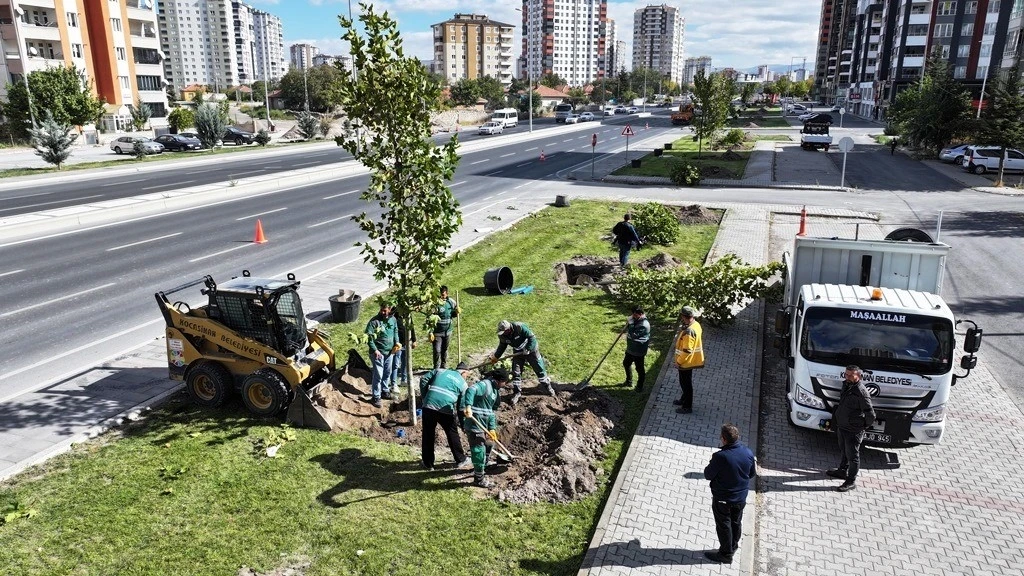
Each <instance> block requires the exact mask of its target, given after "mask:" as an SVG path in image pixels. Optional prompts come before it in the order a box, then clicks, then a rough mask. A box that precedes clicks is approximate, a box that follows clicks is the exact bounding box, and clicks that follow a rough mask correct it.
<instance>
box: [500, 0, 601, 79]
mask: <svg viewBox="0 0 1024 576" xmlns="http://www.w3.org/2000/svg"><path fill="white" fill-rule="evenodd" d="M522 13H523V50H522V55H521V56H520V58H521V62H522V67H523V68H524V69H528V70H529V73H530V74H531V75H532V76H533V77H534V78H539V77H541V76H543V75H544V74H547V73H554V74H556V75H558V76H559V77H560V78H562V79H564V80H565V81H566V82H567V83H568V84H569V85H570V86H584V85H586V84H587V83H589V82H590V81H591V80H594V79H595V78H603V77H604V76H605V73H606V71H607V70H608V63H607V56H608V54H607V49H608V43H607V33H608V32H607V22H608V1H607V0H523V7H522Z"/></svg>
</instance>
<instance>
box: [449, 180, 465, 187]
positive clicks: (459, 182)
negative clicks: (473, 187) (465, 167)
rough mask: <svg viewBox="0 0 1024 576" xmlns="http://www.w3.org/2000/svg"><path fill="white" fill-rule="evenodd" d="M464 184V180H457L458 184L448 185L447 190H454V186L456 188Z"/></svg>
mask: <svg viewBox="0 0 1024 576" xmlns="http://www.w3.org/2000/svg"><path fill="white" fill-rule="evenodd" d="M465 183H466V180H459V181H458V182H456V183H455V184H449V185H448V187H449V188H455V187H456V186H458V185H459V184H465Z"/></svg>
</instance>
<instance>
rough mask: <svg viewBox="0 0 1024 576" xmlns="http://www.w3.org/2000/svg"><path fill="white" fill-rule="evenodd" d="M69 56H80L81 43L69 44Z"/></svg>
mask: <svg viewBox="0 0 1024 576" xmlns="http://www.w3.org/2000/svg"><path fill="white" fill-rule="evenodd" d="M71 57H72V58H81V57H82V45H81V44H72V45H71Z"/></svg>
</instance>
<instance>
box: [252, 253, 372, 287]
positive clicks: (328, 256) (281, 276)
mask: <svg viewBox="0 0 1024 576" xmlns="http://www.w3.org/2000/svg"><path fill="white" fill-rule="evenodd" d="M357 248H359V247H358V246H353V247H351V248H345V249H344V250H342V251H341V252H335V253H334V254H329V255H327V256H324V257H323V258H317V259H316V260H313V261H312V262H306V263H305V264H303V265H302V266H299V267H298V268H295V267H294V266H291V267H289V268H288V270H287V271H286V272H278V273H277V274H274V275H273V276H271V278H284V276H285V275H286V274H288V272H295V271H296V270H302V269H303V268H309V267H310V266H313V265H316V264H319V263H321V262H323V261H324V260H333V259H335V258H337V257H338V256H341V255H342V254H345V253H348V252H351V251H353V250H356V249H357ZM356 260H362V256H360V257H359V258H356V259H355V260H350V261H348V262H346V263H345V264H340V265H339V266H344V265H346V264H351V263H352V262H355V261H356ZM336 268H338V266H334V267H332V268H330V269H329V270H334V269H336ZM326 272H327V270H324V271H321V272H319V273H317V274H313V275H312V276H303V277H302V279H303V280H306V281H309V280H310V279H312V278H316V277H317V276H320V275H322V274H325V273H326Z"/></svg>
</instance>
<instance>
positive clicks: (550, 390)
mask: <svg viewBox="0 0 1024 576" xmlns="http://www.w3.org/2000/svg"><path fill="white" fill-rule="evenodd" d="M544 386H545V387H546V388H547V391H548V394H549V395H550V396H551V397H552V398H554V397H555V396H556V394H555V387H554V386H552V385H551V382H545V383H544Z"/></svg>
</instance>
